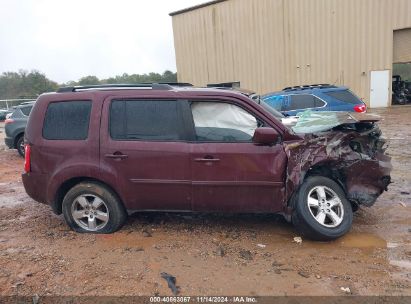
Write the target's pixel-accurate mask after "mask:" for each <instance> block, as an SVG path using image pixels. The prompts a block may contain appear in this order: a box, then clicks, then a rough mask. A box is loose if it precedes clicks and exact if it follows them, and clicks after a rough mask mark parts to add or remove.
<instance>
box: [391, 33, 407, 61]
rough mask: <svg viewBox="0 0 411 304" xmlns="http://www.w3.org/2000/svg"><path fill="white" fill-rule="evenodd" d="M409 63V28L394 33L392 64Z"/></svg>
mask: <svg viewBox="0 0 411 304" xmlns="http://www.w3.org/2000/svg"><path fill="white" fill-rule="evenodd" d="M405 62H411V28H408V29H403V30H397V31H394V58H393V63H405Z"/></svg>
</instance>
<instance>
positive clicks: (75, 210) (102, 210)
mask: <svg viewBox="0 0 411 304" xmlns="http://www.w3.org/2000/svg"><path fill="white" fill-rule="evenodd" d="M62 209H63V215H64V218H65V220H66V222H67V224H68V225H69V226H70V227H71V228H72V229H73V230H75V231H77V232H80V233H113V232H115V231H117V230H118V229H120V228H121V227H122V226H123V225H124V223H125V221H126V219H127V212H126V210H125V209H124V206H123V205H122V203H121V202H120V199H119V198H118V197H117V195H116V194H115V193H114V192H113V191H112V190H111V189H109V188H108V187H106V186H105V185H103V184H101V183H97V182H83V183H80V184H78V185H76V186H74V187H73V188H71V189H70V190H69V191H68V192H67V194H66V196H65V197H64V199H63V204H62Z"/></svg>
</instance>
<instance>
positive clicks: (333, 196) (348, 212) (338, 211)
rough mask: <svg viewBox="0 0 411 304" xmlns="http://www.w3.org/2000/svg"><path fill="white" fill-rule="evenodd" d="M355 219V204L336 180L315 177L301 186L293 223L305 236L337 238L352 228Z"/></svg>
mask: <svg viewBox="0 0 411 304" xmlns="http://www.w3.org/2000/svg"><path fill="white" fill-rule="evenodd" d="M352 219H353V212H352V207H351V204H350V203H349V202H348V200H347V199H346V198H345V193H344V191H343V190H342V189H341V187H340V186H339V185H338V184H337V183H336V182H334V181H333V180H331V179H329V178H326V177H322V176H312V177H309V178H307V179H306V180H305V181H304V183H303V184H302V185H301V187H300V190H299V192H298V194H297V198H296V205H295V208H294V213H293V216H292V222H293V224H294V226H295V228H296V229H297V230H298V231H299V232H300V233H301V234H302V235H304V236H306V237H308V238H310V239H313V240H319V241H327V240H333V239H336V238H338V237H341V236H343V235H344V234H346V233H347V232H348V231H349V230H350V228H351V225H352Z"/></svg>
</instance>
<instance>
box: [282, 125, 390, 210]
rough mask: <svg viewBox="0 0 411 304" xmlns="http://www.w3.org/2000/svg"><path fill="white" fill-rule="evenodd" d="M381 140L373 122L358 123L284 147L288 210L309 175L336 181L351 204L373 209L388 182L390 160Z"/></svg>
mask: <svg viewBox="0 0 411 304" xmlns="http://www.w3.org/2000/svg"><path fill="white" fill-rule="evenodd" d="M380 136H381V132H380V130H379V128H378V126H377V125H375V124H374V122H371V123H370V122H367V123H364V122H358V121H357V123H350V124H342V125H339V126H338V127H337V128H333V129H332V130H329V131H326V132H320V133H314V134H304V135H303V139H302V140H296V141H292V142H287V143H284V149H285V151H286V154H287V156H288V167H287V180H286V192H287V206H289V202H290V198H291V197H292V195H293V194H294V193H296V191H298V187H299V185H301V183H302V182H303V181H304V179H305V178H306V177H307V176H309V175H325V176H327V177H330V178H332V179H333V180H335V181H337V182H338V183H339V184H340V185H341V186H342V188H343V189H344V191H345V193H346V195H347V199H348V200H349V201H351V202H352V203H354V204H359V205H365V206H371V205H373V204H374V202H375V201H376V199H377V198H378V196H379V195H380V194H381V193H382V192H383V191H384V190H387V186H388V184H389V183H390V182H391V179H390V173H391V170H392V165H391V159H390V157H389V156H387V155H385V154H384V143H385V141H384V140H383V139H381V138H380ZM287 206H285V207H287Z"/></svg>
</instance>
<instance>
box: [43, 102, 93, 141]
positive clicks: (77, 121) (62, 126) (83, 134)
mask: <svg viewBox="0 0 411 304" xmlns="http://www.w3.org/2000/svg"><path fill="white" fill-rule="evenodd" d="M90 112H91V101H89V100H85V101H83V100H82V101H62V102H52V103H50V104H49V105H48V107H47V111H46V116H45V118H44V125H43V137H44V138H45V139H50V140H84V139H87V136H88V128H89V122H90Z"/></svg>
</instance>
